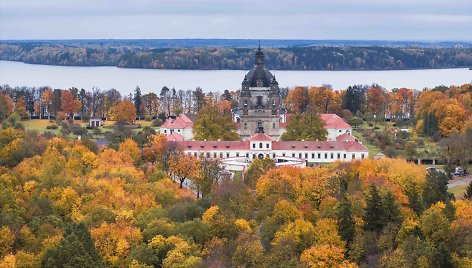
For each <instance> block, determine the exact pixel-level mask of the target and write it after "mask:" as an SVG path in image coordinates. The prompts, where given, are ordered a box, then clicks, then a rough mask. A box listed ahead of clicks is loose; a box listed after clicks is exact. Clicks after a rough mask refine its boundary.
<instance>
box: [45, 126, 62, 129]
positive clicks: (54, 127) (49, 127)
mask: <svg viewBox="0 0 472 268" xmlns="http://www.w3.org/2000/svg"><path fill="white" fill-rule="evenodd" d="M58 128H59V127H58V126H57V125H49V126H46V129H58Z"/></svg>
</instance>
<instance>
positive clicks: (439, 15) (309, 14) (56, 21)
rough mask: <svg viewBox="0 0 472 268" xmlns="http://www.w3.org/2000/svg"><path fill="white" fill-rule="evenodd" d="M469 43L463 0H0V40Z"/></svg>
mask: <svg viewBox="0 0 472 268" xmlns="http://www.w3.org/2000/svg"><path fill="white" fill-rule="evenodd" d="M86 38H93V39H95V38H145V39H147V38H151V39H167V38H251V39H252V38H254V39H266V38H271V39H272V38H273V39H364V40H366V39H368V40H463V41H470V40H472V1H471V0H287V1H286V0H283V1H279V0H261V1H248V0H180V1H179V0H127V1H126V0H43V1H41V0H0V39H2V40H5V39H86Z"/></svg>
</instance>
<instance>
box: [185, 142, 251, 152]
mask: <svg viewBox="0 0 472 268" xmlns="http://www.w3.org/2000/svg"><path fill="white" fill-rule="evenodd" d="M176 143H177V146H178V147H180V148H182V149H183V150H192V151H208V150H222V151H223V150H225V151H227V150H229V151H231V150H249V141H176Z"/></svg>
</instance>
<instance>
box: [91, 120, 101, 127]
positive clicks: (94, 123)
mask: <svg viewBox="0 0 472 268" xmlns="http://www.w3.org/2000/svg"><path fill="white" fill-rule="evenodd" d="M102 125H103V121H102V119H101V118H91V119H90V121H89V126H90V127H101V126H102Z"/></svg>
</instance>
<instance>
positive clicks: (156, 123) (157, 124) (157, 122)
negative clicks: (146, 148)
mask: <svg viewBox="0 0 472 268" xmlns="http://www.w3.org/2000/svg"><path fill="white" fill-rule="evenodd" d="M162 124H164V121H162V119H160V118H158V119H156V120H153V121H152V126H153V127H160V126H161V125H162Z"/></svg>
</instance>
